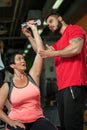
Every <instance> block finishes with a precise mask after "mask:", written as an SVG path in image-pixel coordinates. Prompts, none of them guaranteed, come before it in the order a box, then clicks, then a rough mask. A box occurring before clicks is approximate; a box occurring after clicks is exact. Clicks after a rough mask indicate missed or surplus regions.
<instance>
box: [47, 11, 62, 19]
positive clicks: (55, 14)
mask: <svg viewBox="0 0 87 130" xmlns="http://www.w3.org/2000/svg"><path fill="white" fill-rule="evenodd" d="M49 16H54V17H59V16H61V15H60V14H59V13H57V12H51V13H49V14H48V15H47V17H46V18H45V20H46V21H47V19H48V17H49Z"/></svg>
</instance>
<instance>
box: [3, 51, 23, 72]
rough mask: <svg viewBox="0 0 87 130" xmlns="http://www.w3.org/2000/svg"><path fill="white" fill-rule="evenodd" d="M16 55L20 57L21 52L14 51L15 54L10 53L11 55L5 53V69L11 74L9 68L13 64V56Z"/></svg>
mask: <svg viewBox="0 0 87 130" xmlns="http://www.w3.org/2000/svg"><path fill="white" fill-rule="evenodd" d="M17 54H20V55H22V53H21V52H18V51H15V52H11V53H7V54H6V58H5V68H6V69H7V70H8V71H9V72H10V73H13V72H14V71H13V69H12V68H11V67H10V65H11V64H15V56H16V55H17Z"/></svg>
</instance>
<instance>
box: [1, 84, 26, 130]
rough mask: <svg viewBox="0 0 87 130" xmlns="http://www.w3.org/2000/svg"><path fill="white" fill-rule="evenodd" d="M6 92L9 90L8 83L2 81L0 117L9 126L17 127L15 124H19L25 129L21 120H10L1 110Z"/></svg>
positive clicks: (4, 102) (6, 95)
mask: <svg viewBox="0 0 87 130" xmlns="http://www.w3.org/2000/svg"><path fill="white" fill-rule="evenodd" d="M8 92H9V86H8V83H4V84H3V85H2V87H1V88H0V119H1V120H3V121H4V122H6V123H7V124H9V125H10V126H13V127H14V128H17V126H19V127H21V128H24V129H25V126H24V124H23V123H22V122H21V121H19V120H11V119H10V118H9V117H8V115H7V114H6V113H5V112H4V111H3V108H4V106H5V104H6V101H7V97H8Z"/></svg>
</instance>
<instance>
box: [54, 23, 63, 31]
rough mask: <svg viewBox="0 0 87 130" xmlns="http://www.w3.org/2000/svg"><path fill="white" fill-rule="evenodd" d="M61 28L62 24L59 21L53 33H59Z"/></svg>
mask: <svg viewBox="0 0 87 130" xmlns="http://www.w3.org/2000/svg"><path fill="white" fill-rule="evenodd" d="M61 27H62V23H61V22H60V21H58V24H57V29H56V30H55V31H54V33H59V31H60V29H61Z"/></svg>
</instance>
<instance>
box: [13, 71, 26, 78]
mask: <svg viewBox="0 0 87 130" xmlns="http://www.w3.org/2000/svg"><path fill="white" fill-rule="evenodd" d="M24 76H25V72H15V74H14V77H13V78H14V79H19V80H22V79H23V78H24Z"/></svg>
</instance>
